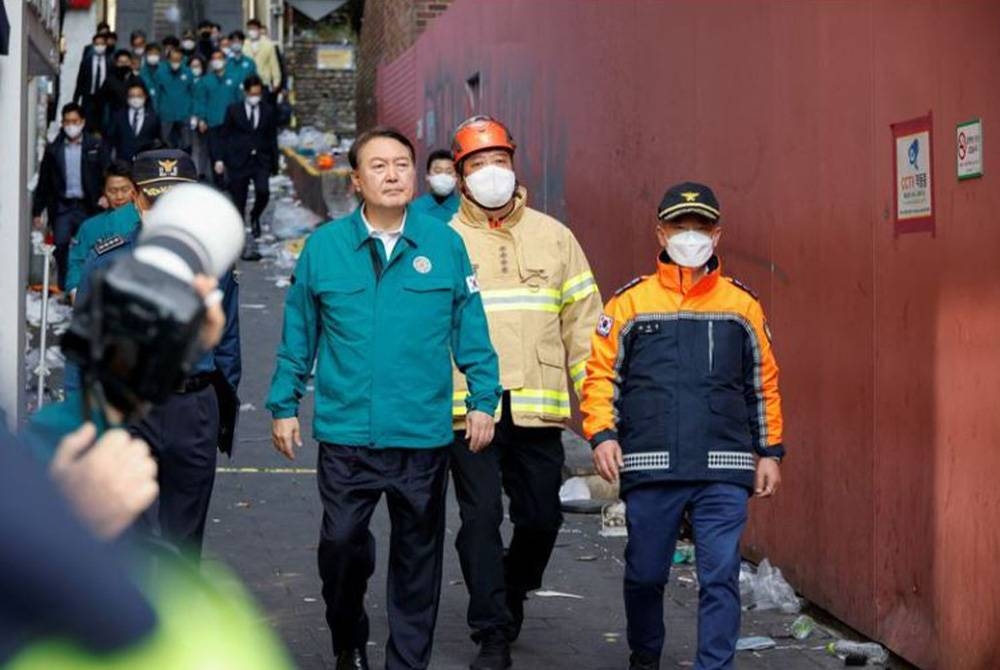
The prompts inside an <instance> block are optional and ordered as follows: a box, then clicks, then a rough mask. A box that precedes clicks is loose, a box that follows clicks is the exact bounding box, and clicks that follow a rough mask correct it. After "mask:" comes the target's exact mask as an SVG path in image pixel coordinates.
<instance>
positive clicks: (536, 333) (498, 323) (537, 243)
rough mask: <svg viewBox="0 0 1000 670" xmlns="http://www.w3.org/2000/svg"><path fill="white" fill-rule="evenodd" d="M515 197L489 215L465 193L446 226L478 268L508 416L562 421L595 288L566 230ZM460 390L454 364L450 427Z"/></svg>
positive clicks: (589, 330) (585, 343) (581, 365)
mask: <svg viewBox="0 0 1000 670" xmlns="http://www.w3.org/2000/svg"><path fill="white" fill-rule="evenodd" d="M514 197H515V206H514V210H513V211H512V212H511V214H510V215H509V216H508V217H507V218H506V219H504V220H503V221H501V222H491V221H490V220H489V219H488V218H487V216H486V214H485V213H484V212H483V210H481V209H480V208H479V207H477V206H476V205H475V204H474V203H473V202H471V201H470V200H469V199H468V198H466V197H464V196H463V197H462V201H461V205H460V206H459V209H458V213H456V214H455V216H454V218H452V220H451V226H452V227H453V228H454V229H455V230H456V231H458V234H459V235H461V236H462V239H463V240H464V241H465V246H466V248H467V249H468V251H469V257H470V258H471V259H472V266H473V268H474V269H475V271H476V280H478V284H479V289H480V290H481V291H482V298H483V307H485V308H486V318H487V320H488V321H489V327H490V339H491V340H492V341H493V347H494V348H495V349H496V351H497V354H499V356H500V384H501V385H502V386H503V388H504V390H505V391H509V392H510V397H511V413H512V414H513V419H514V423H515V424H516V425H518V426H524V427H553V426H562V425H564V424H565V423H566V422H567V420H568V419H569V416H570V398H569V384H568V379H572V381H573V385H574V387H575V389H576V391H577V393H579V390H580V386H581V385H582V383H583V378H584V373H585V368H586V363H587V358H588V357H589V356H590V342H591V336H592V335H593V332H594V328H595V327H596V324H597V319H598V317H599V316H600V312H601V306H602V303H601V295H600V293H599V292H598V289H597V284H596V282H595V281H594V275H593V274H591V271H590V265H589V264H588V263H587V258H586V256H584V254H583V249H581V248H580V244H579V243H578V242H577V241H576V238H575V237H574V236H573V233H572V232H571V231H570V229H569V228H567V227H566V226H564V225H563V224H561V223H560V222H559V221H557V220H555V219H553V218H552V217H550V216H547V215H545V214H542V213H541V212H539V211H536V210H534V209H531V208H529V207H528V206H527V192H526V191H525V189H524V188H523V187H519V188H518V190H517V193H516V194H515V196H514ZM466 393H467V387H466V384H465V378H464V377H463V376H462V375H461V374H459V373H458V372H457V371H456V372H455V397H454V403H453V409H454V412H453V414H454V420H455V426H456V429H457V428H460V427H461V426H462V425H463V424H464V421H465V411H466V410H465V397H466ZM498 416H499V410H498Z"/></svg>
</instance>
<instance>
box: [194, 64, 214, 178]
mask: <svg viewBox="0 0 1000 670" xmlns="http://www.w3.org/2000/svg"><path fill="white" fill-rule="evenodd" d="M207 63H208V61H207V60H206V59H204V58H202V57H201V56H200V55H199V54H198V53H195V55H193V56H191V60H189V61H188V70H189V71H190V72H191V82H192V84H191V118H190V119H189V120H188V129H189V130H190V138H191V158H192V159H193V160H194V164H195V167H196V168H197V169H198V179H199V180H204V179H206V178H207V177H208V175H210V174H212V164H211V162H210V161H209V159H208V138H206V137H205V136H204V135H202V134H201V133H200V132H199V131H198V125H199V119H198V100H199V99H201V96H202V92H201V88H202V85H203V82H204V81H205V72H206V71H207V69H208V68H207V65H206V64H207Z"/></svg>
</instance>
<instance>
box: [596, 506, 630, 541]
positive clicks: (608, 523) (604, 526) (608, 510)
mask: <svg viewBox="0 0 1000 670" xmlns="http://www.w3.org/2000/svg"><path fill="white" fill-rule="evenodd" d="M601 536H602V537H628V528H626V526H625V503H624V502H622V501H621V500H619V501H618V502H614V503H611V504H608V505H605V506H604V509H603V510H601Z"/></svg>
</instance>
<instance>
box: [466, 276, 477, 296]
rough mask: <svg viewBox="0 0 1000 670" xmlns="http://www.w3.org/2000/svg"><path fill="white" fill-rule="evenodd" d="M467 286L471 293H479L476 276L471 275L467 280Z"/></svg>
mask: <svg viewBox="0 0 1000 670" xmlns="http://www.w3.org/2000/svg"><path fill="white" fill-rule="evenodd" d="M465 285H466V286H468V287H469V293H470V294H473V293H479V280H478V279H476V275H469V276H468V277H466V278H465Z"/></svg>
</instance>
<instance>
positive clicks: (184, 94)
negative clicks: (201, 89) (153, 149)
mask: <svg viewBox="0 0 1000 670" xmlns="http://www.w3.org/2000/svg"><path fill="white" fill-rule="evenodd" d="M158 83H159V91H160V92H159V95H158V96H157V97H158V98H159V102H158V103H157V104H158V107H157V110H158V111H159V114H160V120H161V121H163V122H164V123H179V122H187V121H188V120H189V119H190V118H191V114H192V113H193V110H194V84H195V82H194V75H193V74H191V71H190V70H188V69H187V67H184V66H182V67H181V68H180V69H179V70H177V71H176V72H174V70H173V69H171V68H170V66H169V65H168V66H167V68H166V69H165V70H162V71H161V72H160V73H159V75H158Z"/></svg>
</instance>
